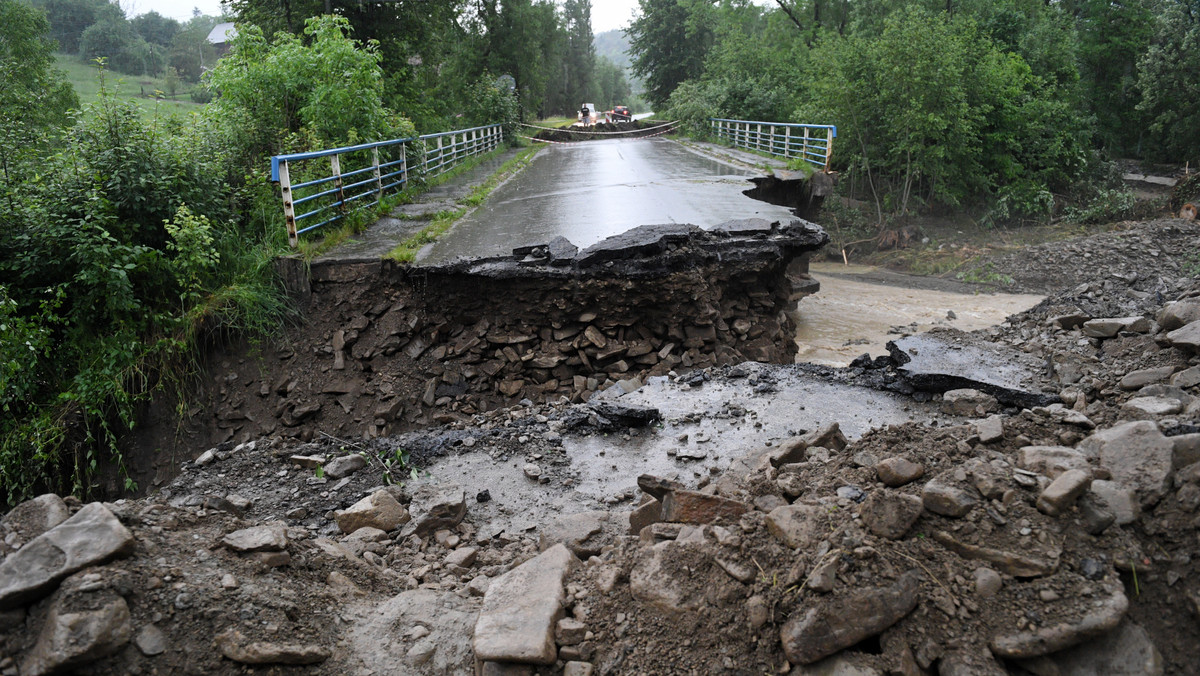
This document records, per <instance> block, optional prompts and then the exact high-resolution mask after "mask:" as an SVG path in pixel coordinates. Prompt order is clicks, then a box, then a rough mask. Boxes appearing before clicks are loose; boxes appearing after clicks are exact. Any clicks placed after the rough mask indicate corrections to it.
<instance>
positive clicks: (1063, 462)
mask: <svg viewBox="0 0 1200 676" xmlns="http://www.w3.org/2000/svg"><path fill="white" fill-rule="evenodd" d="M1017 467H1020V468H1021V469H1026V470H1029V471H1030V472H1037V473H1038V474H1044V475H1046V476H1048V477H1050V478H1051V479H1053V478H1056V477H1057V476H1058V475H1059V474H1062V473H1063V472H1066V471H1067V470H1071V469H1087V468H1088V467H1089V465H1088V459H1087V456H1086V455H1084V454H1083V453H1081V452H1079V451H1077V450H1075V449H1073V448H1070V447H1069V446H1023V447H1022V448H1021V449H1020V450H1019V451H1017Z"/></svg>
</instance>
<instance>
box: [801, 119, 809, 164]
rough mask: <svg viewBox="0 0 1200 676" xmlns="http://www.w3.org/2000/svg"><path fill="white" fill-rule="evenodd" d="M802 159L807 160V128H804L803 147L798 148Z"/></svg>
mask: <svg viewBox="0 0 1200 676" xmlns="http://www.w3.org/2000/svg"><path fill="white" fill-rule="evenodd" d="M800 152H801V153H802V156H803V157H804V159H808V127H805V128H804V145H803V146H802V147H801V148H800Z"/></svg>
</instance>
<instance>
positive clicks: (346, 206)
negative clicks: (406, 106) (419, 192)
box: [271, 124, 504, 248]
mask: <svg viewBox="0 0 1200 676" xmlns="http://www.w3.org/2000/svg"><path fill="white" fill-rule="evenodd" d="M503 137H504V134H503V131H502V129H501V126H500V125H499V124H492V125H487V126H484V127H472V128H471V129H458V130H455V131H447V132H442V133H440V134H425V135H423V136H415V137H412V138H401V139H392V140H390V141H377V142H375V143H363V144H360V145H355V146H346V147H344V148H331V149H329V150H318V151H315V152H311V153H292V154H290V155H275V156H273V157H271V180H272V181H274V182H275V183H278V184H279V189H280V191H281V193H282V196H283V215H284V220H285V221H286V224H287V231H288V243H289V244H290V245H291V246H292V247H293V248H294V247H295V246H296V245H297V244H298V243H299V241H300V235H301V234H302V233H305V232H309V231H311V230H316V229H317V228H320V227H322V226H325V225H329V224H330V223H334V222H336V221H339V220H341V219H342V218H345V217H346V214H348V213H349V211H350V207H351V206H355V207H369V206H373V205H375V204H379V202H380V201H381V200H382V199H383V196H384V195H385V194H386V193H388V192H397V191H400V190H403V189H404V188H405V187H407V186H408V184H409V180H410V179H411V178H412V176H413V174H414V173H415V174H416V175H418V176H421V177H424V178H433V177H435V176H439V175H441V174H443V173H445V172H446V171H449V170H450V169H451V168H453V167H454V165H456V164H458V163H459V162H461V161H463V160H464V159H466V158H468V157H470V156H472V155H478V154H480V153H485V152H488V151H490V150H492V149H494V148H496V147H497V146H499V145H500V142H501V141H502V140H503ZM410 147H411V151H410ZM326 157H327V158H329V165H328V170H329V171H330V173H329V174H328V175H321V174H323V172H324V171H326V169H324V168H317V166H316V165H315V164H313V163H311V161H312V160H319V159H322V158H326ZM293 173H296V174H297V175H298V176H297V178H299V179H301V180H300V181H299V182H297V183H293V182H292V180H293V177H292V174H293ZM298 209H299V210H301V211H302V213H299V214H297V213H296V212H297V210H298Z"/></svg>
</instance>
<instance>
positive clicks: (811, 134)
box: [709, 117, 837, 171]
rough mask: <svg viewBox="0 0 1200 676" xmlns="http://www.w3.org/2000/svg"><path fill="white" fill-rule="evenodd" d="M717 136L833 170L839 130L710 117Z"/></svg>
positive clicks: (745, 146)
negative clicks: (831, 158) (832, 165)
mask: <svg viewBox="0 0 1200 676" xmlns="http://www.w3.org/2000/svg"><path fill="white" fill-rule="evenodd" d="M709 122H710V123H711V125H712V130H713V134H714V135H715V136H716V137H717V138H719V139H725V140H727V141H730V142H732V143H733V145H734V146H736V147H738V148H746V149H747V150H757V151H760V152H764V153H769V154H771V155H776V156H779V157H788V158H791V157H799V158H802V159H804V160H805V161H807V162H808V163H810V164H813V165H815V166H818V167H820V168H821V169H822V170H824V171H829V159H830V157H832V155H833V139H835V138H837V127H836V126H834V125H832V124H793V123H790V122H751V121H749V120H725V119H721V118H716V117H714V118H709Z"/></svg>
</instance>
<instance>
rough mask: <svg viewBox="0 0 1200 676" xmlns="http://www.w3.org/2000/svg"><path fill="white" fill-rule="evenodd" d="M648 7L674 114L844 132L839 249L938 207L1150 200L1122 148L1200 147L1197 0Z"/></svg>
mask: <svg viewBox="0 0 1200 676" xmlns="http://www.w3.org/2000/svg"><path fill="white" fill-rule="evenodd" d="M640 5H641V15H640V16H639V17H638V18H637V19H636V20H635V21H634V22H633V25H632V28H631V30H630V32H629V34H630V40H631V44H632V51H633V60H632V65H633V70H634V72H635V73H636V74H638V75H640V76H641V77H642V78H644V80H645V83H646V89H647V97H648V98H649V99H650V101H651V103H652V104H653V105H654V109H655V110H656V111H663V112H661V113H660V114H661V115H662V116H664V117H667V118H670V119H678V120H681V121H682V122H683V123H684V125H685V126H686V127H687V128H689V129H690V130H692V132H693V133H696V134H704V133H705V132H706V130H707V120H708V118H710V117H727V118H737V119H748V120H776V121H785V122H786V121H791V122H807V123H817V124H835V125H837V126H838V131H839V133H838V138H837V142H836V143H835V145H834V157H833V160H834V168H835V169H837V170H838V171H839V172H840V173H841V181H840V184H839V191H840V194H839V195H837V197H838V198H840V199H841V200H842V201H844V202H845V203H846V204H848V205H851V206H849V207H848V208H843V209H841V210H840V211H839V212H835V213H833V214H831V216H832V218H833V226H834V227H832V228H830V230H831V233H832V234H833V235H834V236H835V239H836V240H837V242H836V244H837V245H838V248H841V247H842V246H845V245H847V244H851V243H856V244H857V245H864V244H865V245H868V246H869V245H876V246H879V247H880V248H887V247H891V246H896V245H897V244H900V245H903V244H904V243H905V242H906V240H911V239H913V238H912V236H911V235H912V228H913V226H914V225H920V224H921V223H922V222H923V221H924V219H929V218H935V219H936V218H953V219H955V220H957V221H959V222H960V223H963V222H965V223H970V224H972V226H973V227H983V228H995V227H1000V226H1003V227H1011V226H1027V225H1044V224H1047V223H1057V222H1061V221H1068V220H1069V221H1074V222H1080V223H1101V222H1111V221H1113V220H1118V219H1121V218H1127V217H1129V216H1130V215H1132V214H1134V213H1135V211H1134V210H1133V195H1132V194H1131V193H1130V191H1129V190H1127V189H1126V188H1125V187H1124V186H1123V184H1122V182H1121V180H1120V172H1119V171H1117V170H1116V169H1115V167H1114V165H1113V161H1114V160H1117V159H1128V158H1132V159H1137V160H1140V161H1144V162H1165V163H1171V164H1174V165H1179V166H1180V167H1182V166H1183V165H1185V164H1187V163H1190V164H1191V165H1192V166H1193V167H1194V166H1195V165H1196V164H1197V161H1198V160H1200V154H1198V153H1200V150H1198V149H1200V124H1198V123H1197V122H1198V121H1197V119H1196V115H1197V112H1196V111H1197V110H1200V87H1197V86H1196V83H1195V82H1194V81H1193V80H1194V74H1195V72H1197V69H1198V68H1200V51H1198V50H1196V49H1195V45H1196V43H1197V41H1198V40H1200V12H1198V11H1197V9H1196V7H1195V3H1191V2H1185V1H1184V0H1136V1H1135V2H1122V3H1109V2H1099V1H1095V0H1072V1H1070V2H1056V3H1045V2H1037V1H1034V0H1003V1H1001V2H976V1H974V0H962V1H955V2H941V1H939V2H933V1H932V0H878V1H872V2H856V3H847V2H840V3H831V2H828V1H826V0H777V2H776V4H775V5H773V6H763V5H756V4H746V3H736V2H718V3H715V4H714V3H705V2H690V1H686V0H685V1H680V2H677V1H676V0H641V2H640ZM833 201H835V200H833V199H830V200H827V202H826V204H827V205H828V204H829V203H830V202H833ZM906 230H908V231H907V232H906ZM917 239H918V241H919V239H920V238H917Z"/></svg>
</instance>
